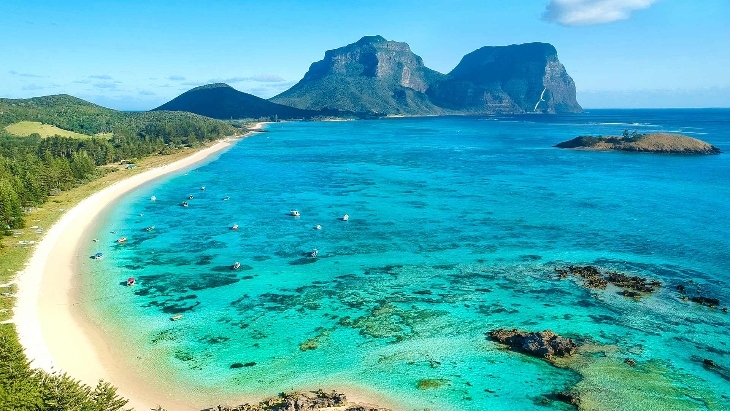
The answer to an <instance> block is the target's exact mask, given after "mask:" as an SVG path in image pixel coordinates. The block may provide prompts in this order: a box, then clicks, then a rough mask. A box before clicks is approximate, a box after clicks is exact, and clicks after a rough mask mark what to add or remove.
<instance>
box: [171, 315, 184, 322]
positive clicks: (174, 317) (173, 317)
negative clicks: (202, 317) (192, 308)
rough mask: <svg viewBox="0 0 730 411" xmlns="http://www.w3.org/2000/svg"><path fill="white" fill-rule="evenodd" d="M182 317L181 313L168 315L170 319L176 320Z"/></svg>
mask: <svg viewBox="0 0 730 411" xmlns="http://www.w3.org/2000/svg"><path fill="white" fill-rule="evenodd" d="M182 318H183V315H182V314H178V315H173V316H172V317H170V321H177V320H179V319H182Z"/></svg>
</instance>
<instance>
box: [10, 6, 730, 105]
mask: <svg viewBox="0 0 730 411" xmlns="http://www.w3.org/2000/svg"><path fill="white" fill-rule="evenodd" d="M728 21H730V1H728V0H702V1H686V0H522V1H499V2H497V1H485V0H451V1H429V0H420V1H412V0H405V1H392V0H391V1H379V0H369V1H342V0H338V1H330V0H324V1H317V2H308V1H277V0H271V1H244V0H239V1H233V0H230V1H182V0H180V1H137V0H125V1H87V0H77V1H73V2H72V1H33V0H23V1H18V0H0V62H2V64H0V96H2V97H11V98H25V97H33V96H40V95H47V94H59V93H68V94H72V95H75V96H78V97H81V98H84V99H87V100H90V101H93V102H95V103H97V104H101V105H105V106H108V107H112V108H117V109H123V110H146V109H151V108H154V107H156V106H157V105H159V104H162V103H163V102H165V101H167V100H169V99H171V98H173V97H175V96H176V95H178V94H180V93H181V92H183V91H185V90H187V89H190V88H192V87H194V86H196V85H200V84H205V83H208V82H213V81H224V82H228V83H229V84H231V85H232V86H233V87H235V88H237V89H239V90H242V91H246V92H249V93H252V94H256V95H258V96H261V97H271V96H273V95H275V94H277V93H279V92H281V91H283V90H285V89H287V88H288V87H290V86H291V85H292V84H294V83H295V82H297V81H298V80H299V79H301V77H302V76H303V75H304V73H305V72H306V71H307V69H308V68H309V65H310V64H311V63H312V62H314V61H317V60H320V59H322V57H323V55H324V52H325V50H328V49H332V48H337V47H340V46H343V45H345V44H348V43H352V42H354V41H357V40H358V39H359V38H360V37H362V36H363V35H373V34H380V35H382V36H384V37H385V38H387V39H389V40H397V41H405V42H407V43H409V44H410V46H411V49H412V50H413V51H414V52H415V53H416V54H418V55H420V56H421V57H423V59H424V62H425V64H426V65H427V66H429V67H430V68H433V69H435V70H438V71H441V72H444V73H447V72H448V71H450V70H451V69H452V68H453V67H454V66H456V64H458V62H459V60H460V59H461V57H462V56H463V55H464V54H466V53H469V52H471V51H473V50H475V49H477V48H479V47H482V46H486V45H506V44H515V43H524V42H531V41H543V42H549V43H552V44H553V45H555V47H556V48H557V50H558V56H559V58H560V60H561V62H562V63H563V64H564V65H565V67H566V68H567V70H568V73H569V74H570V75H571V76H572V77H573V79H574V80H575V82H576V86H577V88H578V101H579V102H580V103H581V104H582V105H583V106H584V107H588V108H601V107H730V75H728V73H730V69H729V67H730V23H728Z"/></svg>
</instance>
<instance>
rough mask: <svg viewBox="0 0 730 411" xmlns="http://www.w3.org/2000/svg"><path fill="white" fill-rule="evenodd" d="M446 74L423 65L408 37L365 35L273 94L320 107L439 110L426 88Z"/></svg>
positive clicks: (411, 111)
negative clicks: (397, 39) (404, 40)
mask: <svg viewBox="0 0 730 411" xmlns="http://www.w3.org/2000/svg"><path fill="white" fill-rule="evenodd" d="M441 77H443V75H442V74H440V73H437V72H435V71H433V70H431V69H429V68H427V67H425V66H424V64H423V60H422V59H421V58H420V57H419V56H417V55H415V54H413V52H411V49H410V47H409V46H408V44H406V43H399V42H395V41H387V40H386V39H384V38H383V37H381V36H367V37H363V38H362V39H360V40H359V41H357V42H356V43H353V44H349V45H347V46H345V47H341V48H338V49H335V50H329V51H327V52H326V53H325V55H324V59H322V60H321V61H318V62H316V63H313V64H312V65H311V67H310V68H309V71H308V72H307V74H305V75H304V78H303V79H302V80H301V81H300V82H299V83H297V84H296V85H294V86H293V87H292V88H291V89H289V90H287V91H285V92H284V93H282V94H279V95H278V96H276V97H274V98H272V99H271V101H273V102H275V103H279V104H285V105H289V106H292V107H297V108H306V109H315V110H320V109H324V108H333V109H338V110H343V111H353V112H361V113H371V112H372V113H378V114H439V113H441V112H442V110H440V109H439V108H438V107H436V106H435V105H433V103H431V102H430V101H429V99H428V96H426V94H425V92H426V91H427V90H428V88H429V85H430V84H431V83H433V82H434V81H435V80H436V79H439V78H441Z"/></svg>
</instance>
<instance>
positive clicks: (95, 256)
mask: <svg viewBox="0 0 730 411" xmlns="http://www.w3.org/2000/svg"><path fill="white" fill-rule="evenodd" d="M103 257H104V254H102V253H96V254H94V260H101V259H102V258H103Z"/></svg>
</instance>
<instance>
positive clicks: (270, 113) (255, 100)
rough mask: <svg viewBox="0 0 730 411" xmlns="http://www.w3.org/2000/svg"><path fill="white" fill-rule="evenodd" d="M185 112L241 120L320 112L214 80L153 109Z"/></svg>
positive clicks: (281, 117)
mask: <svg viewBox="0 0 730 411" xmlns="http://www.w3.org/2000/svg"><path fill="white" fill-rule="evenodd" d="M161 110H166V111H188V112H191V113H195V114H200V115H202V116H206V117H212V118H217V119H226V120H227V119H242V118H261V117H274V116H278V117H279V118H280V119H294V118H309V117H313V116H316V115H320V114H321V113H319V112H317V111H313V110H301V109H298V108H294V107H288V106H283V105H281V104H276V103H272V102H270V101H268V100H264V99H262V98H260V97H256V96H254V95H251V94H248V93H244V92H241V91H238V90H236V89H234V88H233V87H231V86H229V85H228V84H223V83H216V84H208V85H205V86H200V87H196V88H194V89H191V90H188V91H186V92H184V93H183V94H181V95H179V96H177V97H175V98H174V99H172V100H170V101H168V102H167V103H165V104H163V105H161V106H160V107H157V108H156V109H154V110H153V111H161Z"/></svg>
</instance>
